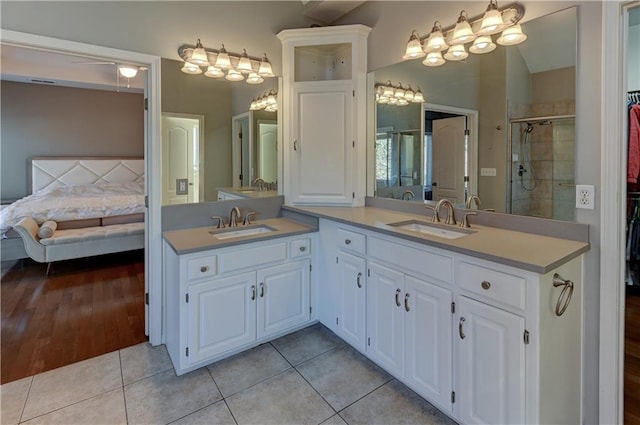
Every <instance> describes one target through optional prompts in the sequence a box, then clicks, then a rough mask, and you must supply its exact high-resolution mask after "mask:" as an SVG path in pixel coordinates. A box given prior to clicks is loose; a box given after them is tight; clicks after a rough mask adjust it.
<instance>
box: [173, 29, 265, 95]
mask: <svg viewBox="0 0 640 425" xmlns="http://www.w3.org/2000/svg"><path fill="white" fill-rule="evenodd" d="M178 55H179V56H180V58H181V59H182V60H183V61H184V65H183V66H182V69H181V70H182V72H184V73H186V74H191V75H196V74H202V72H203V69H202V68H203V67H206V71H205V72H204V75H205V76H206V77H209V78H222V77H224V78H225V79H226V80H228V81H242V80H245V79H246V81H247V83H248V84H260V83H263V82H264V79H265V78H268V77H275V74H274V73H273V70H272V69H271V63H270V62H269V59H268V58H267V55H266V53H265V55H264V56H263V57H262V58H259V57H253V56H249V55H248V54H247V50H246V49H242V53H241V54H235V53H229V52H227V49H226V48H225V47H224V44H222V45H221V47H220V50H213V49H205V47H204V46H203V45H202V42H201V41H200V39H198V40H197V41H196V45H195V46H189V45H186V44H185V45H182V46H181V47H180V48H179V49H178ZM245 76H246V77H245Z"/></svg>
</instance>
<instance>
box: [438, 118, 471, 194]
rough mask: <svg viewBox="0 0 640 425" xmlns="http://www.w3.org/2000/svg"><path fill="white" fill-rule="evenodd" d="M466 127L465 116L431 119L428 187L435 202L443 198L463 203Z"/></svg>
mask: <svg viewBox="0 0 640 425" xmlns="http://www.w3.org/2000/svg"><path fill="white" fill-rule="evenodd" d="M466 127H467V119H466V117H465V116H457V117H453V118H442V119H434V120H433V129H432V134H431V137H432V155H433V160H432V164H433V173H432V178H433V181H432V184H431V186H432V191H433V200H434V201H439V200H440V199H444V198H446V199H449V200H450V201H451V202H453V203H454V204H463V203H464V202H465V195H466V194H465V176H466V171H465V170H466V152H467V150H466V137H465V130H466Z"/></svg>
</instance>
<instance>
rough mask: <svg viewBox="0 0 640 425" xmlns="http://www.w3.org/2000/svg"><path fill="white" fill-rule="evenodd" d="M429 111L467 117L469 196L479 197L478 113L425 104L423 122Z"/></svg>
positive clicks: (472, 110) (464, 109)
mask: <svg viewBox="0 0 640 425" xmlns="http://www.w3.org/2000/svg"><path fill="white" fill-rule="evenodd" d="M427 111H436V112H445V113H448V114H457V115H464V116H466V117H467V120H468V122H467V128H468V129H469V131H470V134H469V141H468V143H469V145H470V149H469V150H468V152H467V153H468V155H469V157H468V162H467V164H468V166H469V169H468V170H467V171H468V173H469V195H478V178H479V176H478V111H476V110H474V109H466V108H458V107H455V106H446V105H437V104H435V103H423V104H422V121H423V122H424V116H425V113H426V112H427ZM423 128H424V125H423ZM423 137H424V134H423ZM465 202H466V199H465Z"/></svg>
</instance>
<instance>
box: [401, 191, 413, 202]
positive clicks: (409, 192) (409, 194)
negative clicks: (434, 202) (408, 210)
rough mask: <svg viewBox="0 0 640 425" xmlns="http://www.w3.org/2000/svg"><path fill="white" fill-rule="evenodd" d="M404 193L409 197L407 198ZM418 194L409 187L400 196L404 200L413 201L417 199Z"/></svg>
mask: <svg viewBox="0 0 640 425" xmlns="http://www.w3.org/2000/svg"><path fill="white" fill-rule="evenodd" d="M404 195H408V196H407V198H406V199H405V197H404ZM415 197H416V195H415V194H414V193H413V191H411V190H409V189H407V190H405V191H404V192H402V196H400V198H401V199H402V200H403V201H411V200H413V199H415Z"/></svg>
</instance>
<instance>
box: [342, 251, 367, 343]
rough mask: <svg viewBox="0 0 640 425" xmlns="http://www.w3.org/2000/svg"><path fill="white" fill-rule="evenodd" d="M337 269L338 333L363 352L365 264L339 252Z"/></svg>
mask: <svg viewBox="0 0 640 425" xmlns="http://www.w3.org/2000/svg"><path fill="white" fill-rule="evenodd" d="M338 269H339V280H338V284H339V285H340V300H339V301H338V302H339V305H340V308H339V311H338V333H339V334H340V336H341V337H342V339H344V340H345V341H346V342H348V343H349V344H351V345H352V346H354V347H356V348H357V349H359V350H361V351H364V350H365V338H366V327H365V325H366V322H365V320H366V315H365V308H366V301H367V298H366V288H365V274H366V272H367V264H366V261H365V259H364V258H360V257H356V256H354V255H350V254H347V253H345V252H340V254H339V256H338Z"/></svg>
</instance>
